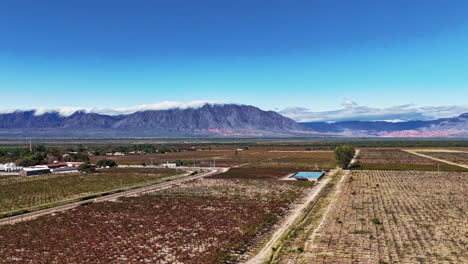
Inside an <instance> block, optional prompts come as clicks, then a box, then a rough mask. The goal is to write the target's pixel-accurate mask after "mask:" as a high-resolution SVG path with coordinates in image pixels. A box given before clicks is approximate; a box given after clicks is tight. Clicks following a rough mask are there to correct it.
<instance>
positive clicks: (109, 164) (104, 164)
mask: <svg viewBox="0 0 468 264" xmlns="http://www.w3.org/2000/svg"><path fill="white" fill-rule="evenodd" d="M117 165H118V164H117V162H115V161H114V160H111V159H103V160H100V161H98V162H97V163H96V167H98V168H114V167H117Z"/></svg>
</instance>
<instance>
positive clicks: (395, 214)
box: [303, 171, 468, 264]
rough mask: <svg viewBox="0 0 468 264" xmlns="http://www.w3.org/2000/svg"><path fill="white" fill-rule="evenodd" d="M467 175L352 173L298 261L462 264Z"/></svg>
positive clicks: (467, 208)
mask: <svg viewBox="0 0 468 264" xmlns="http://www.w3.org/2000/svg"><path fill="white" fill-rule="evenodd" d="M467 190H468V173H457V172H450V173H449V172H414V171H413V172H403V171H353V172H352V173H351V174H350V177H349V178H348V180H347V181H346V184H345V185H344V186H343V190H342V192H341V193H340V194H339V196H338V198H337V200H336V201H335V202H334V203H333V204H332V209H331V211H330V214H328V217H327V218H326V219H325V225H324V229H323V230H322V232H321V233H320V234H319V236H318V238H316V240H314V243H313V244H312V246H311V247H309V248H306V249H305V252H304V254H303V257H304V262H303V263H379V264H382V263H467V262H468V255H467V252H468V251H467V243H468V237H467V234H468V225H467V212H468V203H467V195H468V193H467Z"/></svg>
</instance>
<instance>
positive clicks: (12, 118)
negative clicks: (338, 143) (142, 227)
mask: <svg viewBox="0 0 468 264" xmlns="http://www.w3.org/2000/svg"><path fill="white" fill-rule="evenodd" d="M320 135H322V136H351V137H355V136H359V137H468V113H465V114H462V115H460V116H458V117H454V118H443V119H437V120H431V121H407V122H385V121H342V122H335V123H326V122H306V123H296V122H295V121H294V120H292V119H290V118H287V117H284V116H282V115H280V114H278V113H276V112H274V111H263V110H261V109H259V108H257V107H254V106H249V105H237V104H206V105H204V106H202V107H197V108H185V109H179V108H174V109H169V110H149V111H141V112H135V113H132V114H126V115H116V116H113V115H103V114H96V113H86V112H82V111H78V112H75V113H73V114H72V115H69V116H63V115H60V114H59V113H57V112H51V113H44V114H36V112H35V111H16V112H13V113H7V114H0V139H1V138H3V139H18V138H20V139H21V138H22V139H24V138H42V139H49V138H50V139H61V138H81V139H101V138H112V139H115V138H165V137H188V138H190V137H233V138H235V137H297V136H300V137H309V136H320Z"/></svg>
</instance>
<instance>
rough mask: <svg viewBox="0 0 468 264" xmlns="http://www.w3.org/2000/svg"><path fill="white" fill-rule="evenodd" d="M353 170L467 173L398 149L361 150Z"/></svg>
mask: <svg viewBox="0 0 468 264" xmlns="http://www.w3.org/2000/svg"><path fill="white" fill-rule="evenodd" d="M355 168H356V169H363V170H421V171H438V170H440V171H468V169H464V168H462V167H459V166H455V165H450V164H447V163H444V162H438V161H435V160H432V159H429V158H425V157H421V156H418V155H415V154H411V153H408V152H405V151H402V150H399V149H362V150H361V151H360V154H359V157H358V162H357V164H356V166H355Z"/></svg>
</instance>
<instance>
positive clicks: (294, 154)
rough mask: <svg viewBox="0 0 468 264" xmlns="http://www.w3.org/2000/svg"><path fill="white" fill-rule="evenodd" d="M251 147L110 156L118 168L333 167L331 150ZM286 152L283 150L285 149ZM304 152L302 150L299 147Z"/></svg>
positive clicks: (92, 159)
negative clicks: (163, 165) (172, 164)
mask: <svg viewBox="0 0 468 264" xmlns="http://www.w3.org/2000/svg"><path fill="white" fill-rule="evenodd" d="M275 149H281V150H271V148H267V147H253V148H250V149H248V150H241V151H236V150H235V149H219V150H216V151H215V150H211V151H207V150H206V151H185V152H172V153H159V154H146V155H126V156H112V159H114V160H115V161H117V163H118V164H121V165H141V164H143V163H144V164H146V165H150V164H154V165H156V164H161V163H165V162H175V161H177V160H185V161H189V162H190V163H191V164H193V163H195V165H197V166H205V167H211V166H213V165H214V161H216V166H217V167H232V166H237V165H241V164H246V163H250V165H249V166H252V167H263V168H282V167H283V168H284V167H286V168H298V169H313V168H319V169H331V168H334V167H336V163H335V158H334V156H333V152H332V151H317V152H315V151H296V150H290V149H291V148H284V147H283V148H279V147H278V148H275ZM284 149H286V150H284ZM302 149H303V148H302ZM104 158H109V157H107V156H95V157H91V161H92V162H96V161H98V160H101V159H104Z"/></svg>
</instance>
